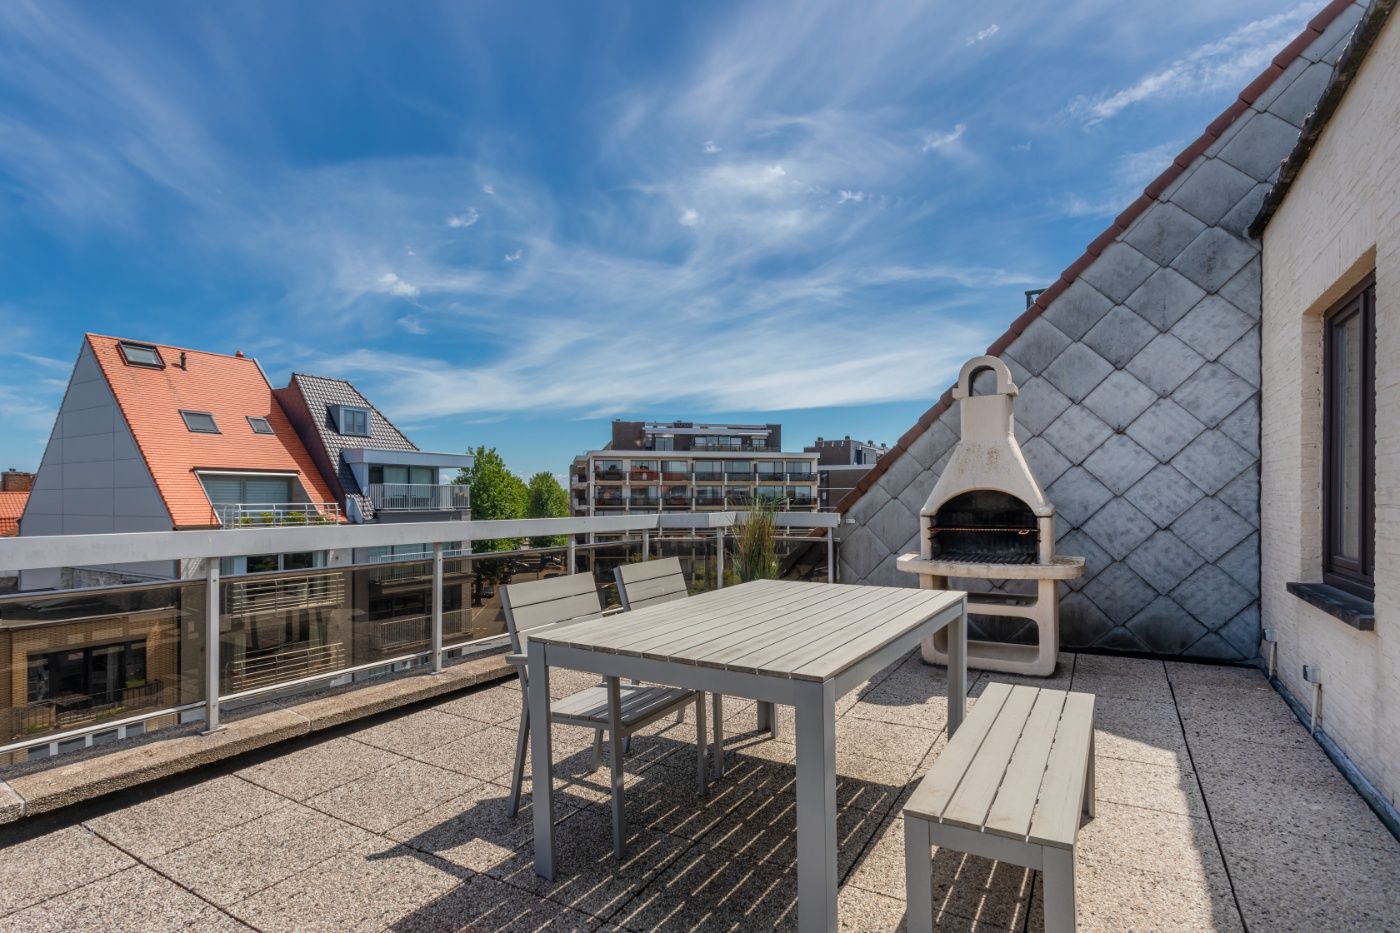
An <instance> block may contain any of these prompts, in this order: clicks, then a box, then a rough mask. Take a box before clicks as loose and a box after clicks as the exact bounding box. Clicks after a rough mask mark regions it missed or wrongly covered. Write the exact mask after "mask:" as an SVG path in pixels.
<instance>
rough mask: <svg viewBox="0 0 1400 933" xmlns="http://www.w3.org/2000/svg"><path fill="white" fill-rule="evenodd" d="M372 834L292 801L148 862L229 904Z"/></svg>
mask: <svg viewBox="0 0 1400 933" xmlns="http://www.w3.org/2000/svg"><path fill="white" fill-rule="evenodd" d="M373 839H374V836H373V835H372V834H371V833H368V832H366V831H365V830H363V829H360V828H358V827H355V826H351V825H350V824H349V823H344V822H341V821H340V820H337V819H335V818H333V817H329V816H326V815H325V814H324V813H318V812H317V811H315V810H312V809H310V808H309V807H304V806H301V805H300V804H293V805H292V806H290V807H283V808H282V809H280V810H274V811H272V812H271V813H269V814H267V815H266V816H262V817H259V818H258V819H256V820H253V821H252V822H250V823H245V824H243V825H242V826H235V827H233V828H232V829H227V830H225V831H223V832H221V833H219V834H218V835H215V836H210V837H208V838H206V839H201V840H200V841H199V842H195V843H192V844H190V845H188V846H185V847H184V848H183V849H176V850H175V851H174V852H167V853H166V854H165V855H162V856H160V857H158V858H155V859H152V860H151V862H150V866H151V867H152V868H154V869H155V870H156V871H158V872H160V873H161V874H162V875H164V876H166V877H167V878H170V879H171V880H172V881H175V882H177V883H178V884H179V885H180V886H182V887H184V888H188V889H189V890H190V891H193V892H194V893H195V894H198V895H199V896H200V897H202V898H204V899H205V900H208V901H212V902H213V903H214V904H217V905H218V906H220V907H228V906H229V905H231V904H235V903H237V902H238V901H241V900H243V899H244V898H246V897H249V896H251V895H253V894H256V893H257V892H258V891H261V890H262V889H263V888H266V887H270V886H271V885H274V884H276V883H277V882H279V881H281V880H282V879H284V878H288V877H290V876H292V875H294V874H296V873H297V872H300V871H303V870H305V869H306V868H308V867H309V866H311V865H315V864H316V863H318V862H321V861H324V860H325V859H326V858H328V857H330V856H331V855H333V854H335V853H336V852H339V851H342V850H345V849H350V848H353V847H355V846H357V845H363V844H364V843H366V842H370V841H372V840H373Z"/></svg>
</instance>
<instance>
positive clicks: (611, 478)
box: [593, 468, 627, 483]
mask: <svg viewBox="0 0 1400 933" xmlns="http://www.w3.org/2000/svg"><path fill="white" fill-rule="evenodd" d="M626 475H627V474H626V473H624V472H622V471H621V470H605V469H601V468H600V469H596V470H594V471H593V478H594V479H600V480H604V481H606V482H609V483H620V482H622V479H623V477H624V476H626Z"/></svg>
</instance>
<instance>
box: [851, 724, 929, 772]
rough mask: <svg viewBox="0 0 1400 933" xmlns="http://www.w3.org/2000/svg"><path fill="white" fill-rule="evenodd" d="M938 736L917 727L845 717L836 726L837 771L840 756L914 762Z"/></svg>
mask: <svg viewBox="0 0 1400 933" xmlns="http://www.w3.org/2000/svg"><path fill="white" fill-rule="evenodd" d="M937 738H938V732H937V731H935V730H930V729H923V728H919V727H917V726H899V725H895V724H893V723H888V722H875V721H872V720H863V721H861V722H859V723H856V722H852V721H851V720H849V719H846V720H844V721H843V722H841V723H838V724H837V727H836V755H837V771H838V772H839V771H840V769H841V768H840V759H841V757H842V756H846V757H848V758H854V759H866V758H876V759H879V760H881V761H890V762H896V763H902V764H911V765H916V764H918V763H919V762H921V761H923V760H924V756H925V755H927V754H928V750H929V749H930V748H932V747H933V743H934V740H935V739H937Z"/></svg>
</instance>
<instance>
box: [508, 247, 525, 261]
mask: <svg viewBox="0 0 1400 933" xmlns="http://www.w3.org/2000/svg"><path fill="white" fill-rule="evenodd" d="M524 255H525V250H523V249H517V250H515V251H514V252H510V253H506V255H505V261H506V262H519V261H520V259H521V257H523V256H524Z"/></svg>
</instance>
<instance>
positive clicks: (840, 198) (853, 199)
mask: <svg viewBox="0 0 1400 933" xmlns="http://www.w3.org/2000/svg"><path fill="white" fill-rule="evenodd" d="M864 201H865V192H864V191H851V190H849V189H847V188H842V189H841V190H840V191H838V192H837V193H836V203H837V204H860V203H862V202H864Z"/></svg>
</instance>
